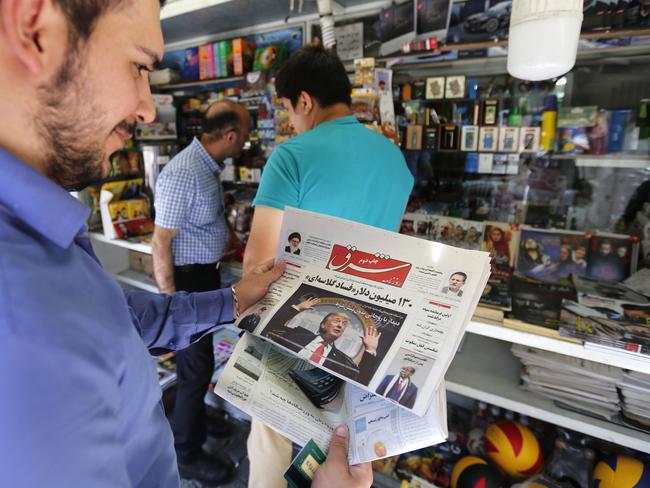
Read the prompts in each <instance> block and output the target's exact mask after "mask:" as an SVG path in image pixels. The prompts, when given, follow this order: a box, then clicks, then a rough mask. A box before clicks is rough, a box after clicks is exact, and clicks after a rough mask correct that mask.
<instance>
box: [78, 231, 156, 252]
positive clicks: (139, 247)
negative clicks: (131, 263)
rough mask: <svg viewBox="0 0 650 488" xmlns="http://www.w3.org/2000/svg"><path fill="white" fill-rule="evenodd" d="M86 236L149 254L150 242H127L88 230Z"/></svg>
mask: <svg viewBox="0 0 650 488" xmlns="http://www.w3.org/2000/svg"><path fill="white" fill-rule="evenodd" d="M88 236H89V237H90V238H91V239H93V240H95V241H99V242H105V243H106V244H110V245H112V246H118V247H123V248H124V249H129V250H131V251H138V252H143V253H145V254H151V244H144V243H137V242H129V241H125V240H123V239H107V238H106V237H104V234H102V233H100V232H89V233H88Z"/></svg>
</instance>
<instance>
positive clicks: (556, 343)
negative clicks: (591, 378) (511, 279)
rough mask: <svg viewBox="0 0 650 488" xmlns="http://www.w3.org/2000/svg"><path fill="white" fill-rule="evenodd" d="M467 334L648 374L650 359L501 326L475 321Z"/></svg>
mask: <svg viewBox="0 0 650 488" xmlns="http://www.w3.org/2000/svg"><path fill="white" fill-rule="evenodd" d="M467 332H471V333H472V334H476V335H480V336H483V337H489V338H491V339H498V340H500V341H504V342H505V343H506V344H507V343H515V344H522V345H524V346H529V347H536V348H538V349H543V350H545V351H551V352H556V353H559V354H566V355H567V356H572V357H576V358H580V359H586V360H588V361H594V362H597V363H602V364H607V365H610V366H616V367H618V368H624V369H630V370H633V371H640V372H642V373H646V374H650V358H648V359H644V358H639V359H634V358H627V357H621V356H618V355H615V354H608V353H605V352H600V351H593V350H589V349H587V348H585V346H584V345H582V344H576V343H574V342H568V341H563V340H559V339H554V338H552V337H545V336H542V335H539V334H532V333H530V332H524V331H520V330H515V329H510V328H508V327H504V326H502V325H493V324H486V323H483V322H478V321H475V320H471V321H470V322H469V324H468V326H467Z"/></svg>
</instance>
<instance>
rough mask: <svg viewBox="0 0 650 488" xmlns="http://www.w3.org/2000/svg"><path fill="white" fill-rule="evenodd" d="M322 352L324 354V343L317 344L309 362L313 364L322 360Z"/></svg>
mask: <svg viewBox="0 0 650 488" xmlns="http://www.w3.org/2000/svg"><path fill="white" fill-rule="evenodd" d="M324 352H325V341H323V342H321V343H320V344H318V346H317V347H316V349H314V352H313V353H311V356H310V357H309V360H310V361H313V362H315V363H318V362H320V360H321V359H323V353H324Z"/></svg>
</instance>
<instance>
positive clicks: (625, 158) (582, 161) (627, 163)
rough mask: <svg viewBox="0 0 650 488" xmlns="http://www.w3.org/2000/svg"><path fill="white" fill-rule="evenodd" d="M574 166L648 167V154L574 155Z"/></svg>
mask: <svg viewBox="0 0 650 488" xmlns="http://www.w3.org/2000/svg"><path fill="white" fill-rule="evenodd" d="M574 158H575V161H576V166H578V167H587V168H625V169H646V168H650V157H649V156H643V155H639V156H635V155H619V156H617V155H614V154H612V155H603V156H593V155H576V156H574Z"/></svg>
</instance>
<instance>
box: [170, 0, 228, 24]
mask: <svg viewBox="0 0 650 488" xmlns="http://www.w3.org/2000/svg"><path fill="white" fill-rule="evenodd" d="M228 2H232V0H175V1H172V0H168V1H167V4H165V6H164V7H163V8H162V10H161V11H160V19H161V20H164V19H169V18H170V17H176V16H178V15H183V14H187V13H190V12H194V11H195V10H201V9H203V8H208V7H214V6H215V5H220V4H222V3H228Z"/></svg>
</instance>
